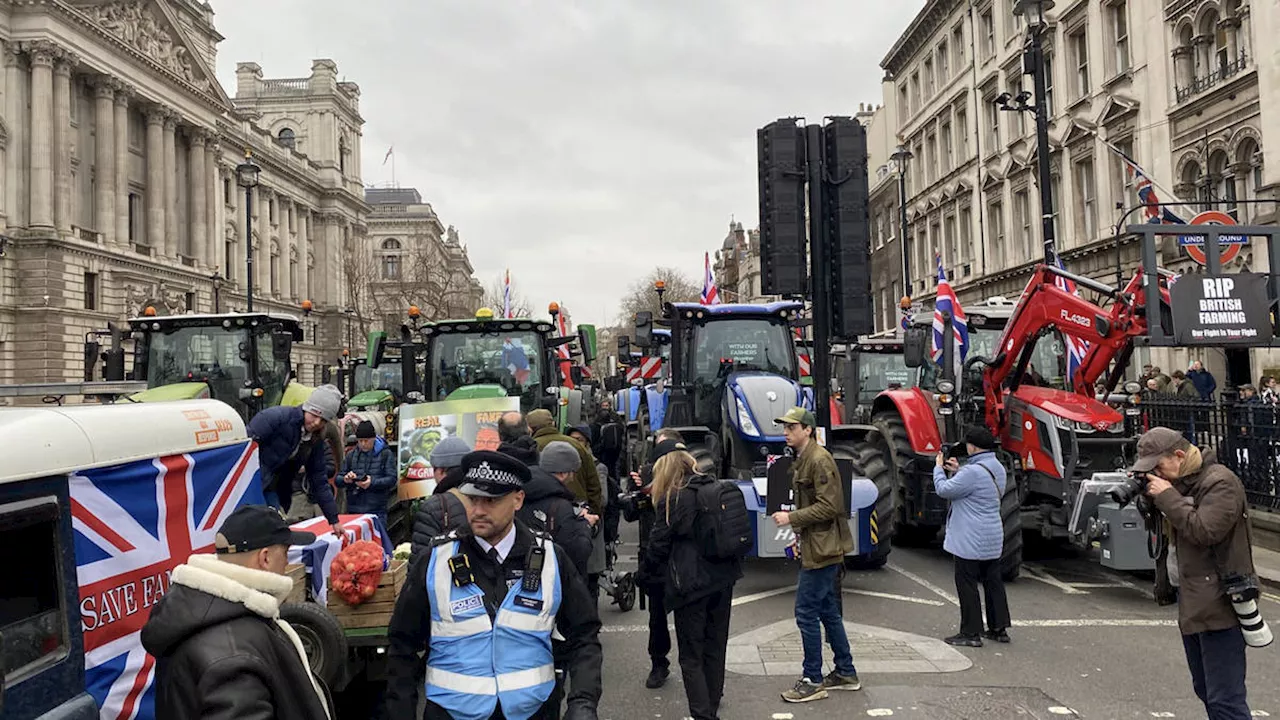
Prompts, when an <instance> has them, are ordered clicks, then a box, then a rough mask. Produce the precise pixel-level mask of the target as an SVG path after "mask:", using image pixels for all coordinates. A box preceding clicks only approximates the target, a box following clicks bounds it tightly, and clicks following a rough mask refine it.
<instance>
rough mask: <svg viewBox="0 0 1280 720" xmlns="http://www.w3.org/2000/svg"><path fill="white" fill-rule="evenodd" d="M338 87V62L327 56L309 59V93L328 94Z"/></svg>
mask: <svg viewBox="0 0 1280 720" xmlns="http://www.w3.org/2000/svg"><path fill="white" fill-rule="evenodd" d="M337 87H338V64H337V63H335V62H334V61H332V60H329V59H327V58H321V59H319V60H313V61H311V94H312V95H328V94H329V93H332V92H334V90H335V89H336V88H337Z"/></svg>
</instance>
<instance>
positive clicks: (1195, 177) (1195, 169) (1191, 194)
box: [1179, 162, 1206, 203]
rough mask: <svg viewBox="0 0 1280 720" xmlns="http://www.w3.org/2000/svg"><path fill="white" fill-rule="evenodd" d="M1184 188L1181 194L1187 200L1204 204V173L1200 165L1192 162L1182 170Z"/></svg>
mask: <svg viewBox="0 0 1280 720" xmlns="http://www.w3.org/2000/svg"><path fill="white" fill-rule="evenodd" d="M1181 184H1182V187H1181V188H1179V194H1181V195H1182V197H1183V198H1184V199H1186V200H1191V201H1196V202H1201V203H1203V202H1204V201H1205V194H1206V193H1205V187H1204V173H1202V172H1201V171H1200V163H1198V162H1192V163H1188V164H1187V166H1186V167H1185V168H1184V169H1183V170H1182V183H1181Z"/></svg>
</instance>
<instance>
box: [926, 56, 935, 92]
mask: <svg viewBox="0 0 1280 720" xmlns="http://www.w3.org/2000/svg"><path fill="white" fill-rule="evenodd" d="M936 88H937V81H936V78H935V77H934V75H933V59H932V58H929V59H927V60H925V61H924V96H925V98H932V97H933V94H934V91H935V89H936Z"/></svg>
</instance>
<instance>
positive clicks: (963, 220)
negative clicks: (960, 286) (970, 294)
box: [956, 207, 973, 275]
mask: <svg viewBox="0 0 1280 720" xmlns="http://www.w3.org/2000/svg"><path fill="white" fill-rule="evenodd" d="M959 222H960V228H959V235H958V238H957V239H958V242H959V245H957V246H956V257H957V259H958V261H959V262H961V263H968V262H969V261H970V260H972V259H973V242H972V240H971V238H972V237H973V211H972V210H970V209H969V208H968V207H962V208H960V221H959ZM965 267H968V265H966V266H965ZM965 274H966V275H968V274H969V273H968V272H965Z"/></svg>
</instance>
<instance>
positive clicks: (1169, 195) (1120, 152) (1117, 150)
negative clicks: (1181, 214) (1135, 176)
mask: <svg viewBox="0 0 1280 720" xmlns="http://www.w3.org/2000/svg"><path fill="white" fill-rule="evenodd" d="M1090 132H1091V133H1092V134H1093V137H1094V138H1095V139H1096V140H1097V141H1098V142H1100V143H1102V144H1103V146H1105V147H1106V148H1107V149H1108V150H1110V151H1111V152H1113V153H1115V154H1116V156H1117V157H1119V158H1120V159H1122V160H1128V161H1129V162H1131V163H1133V165H1134V167H1137V168H1138V169H1140V170H1142V171H1143V175H1145V176H1146V178H1147V180H1149V181H1151V186H1152V187H1154V188H1155V189H1156V190H1159V191H1160V192H1161V193H1162V194H1163V195H1164V196H1165V197H1167V198H1169V199H1170V200H1173V201H1174V203H1173V204H1176V205H1177V206H1178V207H1181V208H1183V209H1185V210H1190V211H1191V214H1190V215H1189V216H1188V217H1187V220H1188V221H1190V219H1191V218H1193V217H1195V216H1196V215H1199V214H1200V211H1199V210H1196V208H1195V206H1193V205H1188V204H1187V203H1185V202H1183V201H1182V200H1181V199H1178V195H1177V194H1176V193H1174V192H1171V191H1170V190H1169V189H1168V188H1166V187H1165V186H1163V185H1161V184H1160V183H1159V182H1156V179H1155V177H1153V176H1152V174H1151V173H1150V172H1147V171H1146V170H1145V169H1144V168H1142V167H1140V166H1139V165H1138V162H1137V161H1136V160H1134V159H1133V158H1131V157H1129V156H1128V155H1125V154H1124V151H1123V150H1121V149H1120V148H1118V147H1116V146H1115V145H1112V144H1111V143H1110V142H1108V141H1106V140H1104V139H1102V136H1101V135H1099V134H1098V131H1097V130H1091V131H1090ZM1167 205H1168V204H1166V207H1167Z"/></svg>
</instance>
